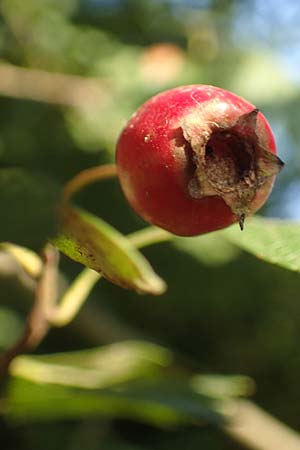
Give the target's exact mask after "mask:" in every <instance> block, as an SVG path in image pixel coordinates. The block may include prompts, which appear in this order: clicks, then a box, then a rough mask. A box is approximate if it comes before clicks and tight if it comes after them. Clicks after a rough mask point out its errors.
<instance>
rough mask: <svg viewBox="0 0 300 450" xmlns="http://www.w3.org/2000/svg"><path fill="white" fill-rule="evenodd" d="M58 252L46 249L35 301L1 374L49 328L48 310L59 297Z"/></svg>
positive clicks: (1, 365)
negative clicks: (21, 333)
mask: <svg viewBox="0 0 300 450" xmlns="http://www.w3.org/2000/svg"><path fill="white" fill-rule="evenodd" d="M57 263H58V252H57V251H56V250H55V248H54V247H53V246H52V245H48V246H47V247H46V249H45V251H44V265H43V269H42V273H41V276H40V278H39V280H38V285H37V289H36V291H35V301H34V304H33V307H32V309H31V311H30V313H29V315H28V317H27V320H26V325H25V329H24V332H23V335H22V336H21V337H20V339H19V340H18V341H17V342H16V343H15V344H14V345H13V347H11V348H10V349H8V350H7V351H6V352H5V353H4V354H3V355H2V356H1V359H0V376H1V377H3V378H4V377H5V376H6V375H7V371H8V368H9V365H10V363H11V361H12V360H13V359H14V358H15V357H16V356H17V355H20V354H21V353H25V352H26V351H28V350H31V349H33V348H35V347H36V346H37V345H38V344H39V343H40V342H41V340H42V339H43V337H44V336H45V334H46V333H47V331H48V329H49V323H48V320H47V315H48V311H49V310H51V309H52V304H53V302H56V298H57V275H58V272H57Z"/></svg>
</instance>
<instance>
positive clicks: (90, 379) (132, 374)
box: [11, 341, 172, 389]
mask: <svg viewBox="0 0 300 450" xmlns="http://www.w3.org/2000/svg"><path fill="white" fill-rule="evenodd" d="M171 362H172V354H171V352H170V351H168V350H167V349H164V348H162V347H159V346H158V345H154V344H150V343H147V342H142V341H126V342H120V343H116V344H112V345H108V346H105V347H101V348H96V349H91V350H80V351H77V352H71V353H57V354H52V355H44V356H19V357H18V358H16V359H15V360H14V361H13V363H12V365H11V374H13V375H14V376H19V377H22V378H26V379H28V380H31V381H35V382H37V383H41V382H43V383H56V384H61V385H67V386H73V387H81V388H85V389H95V388H103V387H110V386H114V385H116V384H118V383H124V382H127V381H129V380H133V379H136V378H138V377H141V376H143V375H147V376H149V375H151V374H155V373H156V372H157V371H159V370H161V369H162V368H164V367H166V366H169V365H170V364H171Z"/></svg>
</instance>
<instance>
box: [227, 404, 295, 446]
mask: <svg viewBox="0 0 300 450" xmlns="http://www.w3.org/2000/svg"><path fill="white" fill-rule="evenodd" d="M228 406H229V410H230V412H229V416H230V420H229V421H228V425H226V426H225V427H224V431H225V432H226V433H227V434H228V435H229V436H231V438H233V439H234V440H235V441H239V442H240V443H241V444H243V445H244V446H245V447H247V448H249V449H252V450H285V449H286V450H299V449H300V434H299V433H297V432H296V431H294V430H292V429H291V428H290V427H288V426H287V425H285V424H284V423H282V422H280V421H279V420H277V419H275V417H272V416H271V415H270V414H268V413H267V412H266V411H264V410H263V409H261V408H260V407H259V406H257V405H255V404H254V403H252V402H251V401H249V400H242V399H240V400H232V401H230V402H229V404H228Z"/></svg>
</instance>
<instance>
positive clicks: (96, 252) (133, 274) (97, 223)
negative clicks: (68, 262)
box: [54, 206, 166, 295]
mask: <svg viewBox="0 0 300 450" xmlns="http://www.w3.org/2000/svg"><path fill="white" fill-rule="evenodd" d="M54 245H56V247H57V248H58V249H59V250H60V251H62V252H63V253H65V254H66V255H67V256H69V257H70V258H71V259H73V260H74V261H77V262H80V263H81V264H83V265H85V266H87V267H89V268H90V269H93V270H96V272H99V273H101V274H103V276H104V277H105V278H107V279H108V280H110V281H112V282H113V283H115V284H118V285H119V286H122V287H126V288H131V289H135V290H137V291H138V292H143V293H150V294H155V295H158V294H162V293H163V292H164V291H165V289H166V285H165V283H164V281H163V280H162V279H161V278H159V277H158V275H156V274H155V273H154V271H153V270H152V268H151V266H150V264H149V263H148V261H147V260H146V259H145V258H144V257H143V256H142V254H141V253H140V252H139V251H138V250H137V249H136V248H135V247H134V246H133V245H132V244H131V243H130V241H129V240H128V239H127V238H126V237H125V236H123V235H122V234H121V233H119V232H118V231H117V230H115V229H114V228H113V227H112V226H111V225H109V224H108V223H107V222H104V221H103V220H102V219H100V218H99V217H95V216H94V215H92V214H90V213H87V212H86V211H83V210H81V209H79V208H74V207H68V206H66V207H65V208H64V211H63V218H62V223H61V235H60V236H58V237H57V238H55V240H54Z"/></svg>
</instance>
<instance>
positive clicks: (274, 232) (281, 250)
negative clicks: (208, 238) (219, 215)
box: [218, 216, 300, 272]
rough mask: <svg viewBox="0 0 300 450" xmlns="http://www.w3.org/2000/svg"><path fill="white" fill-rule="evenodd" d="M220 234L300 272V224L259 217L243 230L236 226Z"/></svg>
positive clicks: (276, 262) (266, 258) (248, 221)
mask: <svg viewBox="0 0 300 450" xmlns="http://www.w3.org/2000/svg"><path fill="white" fill-rule="evenodd" d="M218 233H219V234H220V235H221V236H223V237H224V238H226V239H228V240H229V241H230V242H232V243H234V244H236V245H237V246H238V247H240V248H242V249H243V250H246V251H247V252H249V253H252V254H253V255H255V256H256V257H257V258H259V259H262V260H263V261H266V262H269V263H272V264H276V265H278V266H281V267H284V268H286V269H289V270H293V271H296V272H300V223H296V222H287V221H284V220H273V219H264V218H262V217H257V216H256V217H252V218H250V219H248V220H247V221H246V223H245V229H244V231H242V232H241V231H239V230H238V229H237V227H236V226H233V227H230V228H228V229H226V230H224V231H220V232H218Z"/></svg>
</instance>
